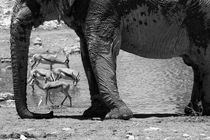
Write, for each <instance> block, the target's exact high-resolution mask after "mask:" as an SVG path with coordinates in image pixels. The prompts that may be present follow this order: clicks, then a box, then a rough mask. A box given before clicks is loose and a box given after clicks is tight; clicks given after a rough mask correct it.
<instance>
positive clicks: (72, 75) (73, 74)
mask: <svg viewBox="0 0 210 140" xmlns="http://www.w3.org/2000/svg"><path fill="white" fill-rule="evenodd" d="M52 71H53V74H54V75H55V80H59V79H60V78H63V79H65V80H72V81H73V85H74V86H76V85H77V83H78V82H79V80H80V79H79V78H80V74H79V72H78V71H76V70H73V69H70V68H54V69H52Z"/></svg>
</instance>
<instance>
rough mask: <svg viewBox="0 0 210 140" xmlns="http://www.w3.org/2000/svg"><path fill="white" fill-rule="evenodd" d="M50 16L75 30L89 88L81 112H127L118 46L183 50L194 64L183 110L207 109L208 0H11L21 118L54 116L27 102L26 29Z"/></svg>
mask: <svg viewBox="0 0 210 140" xmlns="http://www.w3.org/2000/svg"><path fill="white" fill-rule="evenodd" d="M50 20H63V21H64V22H65V24H67V25H68V26H69V27H70V28H71V29H73V30H74V31H75V32H76V34H77V35H78V36H79V38H80V48H81V58H82V62H83V66H84V69H85V73H86V76H87V79H88V84H89V91H90V95H91V106H90V107H89V108H88V109H87V110H86V111H85V112H84V113H83V116H84V117H85V118H91V117H101V118H105V119H125V120H126V119H130V118H131V117H132V116H133V113H132V111H131V110H130V109H129V108H128V107H127V106H126V104H125V103H124V102H123V100H122V99H121V98H120V96H119V92H118V87H117V81H116V58H117V55H118V53H119V50H120V49H122V50H124V51H127V52H129V53H133V54H135V55H138V56H142V57H147V58H154V59H168V58H172V57H176V56H180V57H182V58H183V60H184V62H185V63H186V64H187V65H188V66H191V67H192V68H193V71H194V84H193V90H192V96H191V100H190V103H189V104H188V105H187V107H186V108H185V113H186V114H188V115H191V114H196V113H200V114H201V115H210V2H209V0H16V3H15V5H14V7H13V14H12V19H11V26H10V35H11V38H10V42H11V57H12V70H13V84H14V85H13V86H14V95H15V104H16V110H17V112H18V115H19V116H20V117H21V118H35V119H42V118H52V117H53V112H50V113H46V114H39V113H33V112H31V111H29V110H28V107H27V104H26V82H27V61H28V50H29V49H28V48H29V42H30V34H31V30H32V28H33V27H35V28H36V27H38V26H39V25H41V24H42V23H43V22H44V21H50ZM200 103H201V105H200Z"/></svg>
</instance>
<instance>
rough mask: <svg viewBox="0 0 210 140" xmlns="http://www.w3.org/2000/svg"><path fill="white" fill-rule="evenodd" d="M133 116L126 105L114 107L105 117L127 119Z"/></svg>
mask: <svg viewBox="0 0 210 140" xmlns="http://www.w3.org/2000/svg"><path fill="white" fill-rule="evenodd" d="M132 117H133V112H132V111H131V110H130V109H129V108H128V107H127V106H126V105H123V106H120V107H115V108H113V109H111V110H110V112H109V113H108V114H107V115H106V117H105V119H123V120H128V119H130V118H132Z"/></svg>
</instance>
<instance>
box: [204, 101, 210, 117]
mask: <svg viewBox="0 0 210 140" xmlns="http://www.w3.org/2000/svg"><path fill="white" fill-rule="evenodd" d="M203 115H206V116H210V103H205V102H203Z"/></svg>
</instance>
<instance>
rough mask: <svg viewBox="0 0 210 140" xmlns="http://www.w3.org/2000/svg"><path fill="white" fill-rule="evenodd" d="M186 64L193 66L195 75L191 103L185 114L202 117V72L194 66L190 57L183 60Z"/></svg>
mask: <svg viewBox="0 0 210 140" xmlns="http://www.w3.org/2000/svg"><path fill="white" fill-rule="evenodd" d="M183 59H184V62H185V64H187V65H188V66H191V67H192V69H193V73H194V81H193V90H192V95H191V100H190V103H189V104H188V105H187V106H186V107H185V109H184V112H185V114H186V115H193V116H194V115H201V113H202V105H201V96H202V95H201V91H200V89H201V77H200V76H201V72H200V70H199V68H198V66H197V65H195V64H193V62H192V61H191V60H190V59H189V57H185V58H183Z"/></svg>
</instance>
